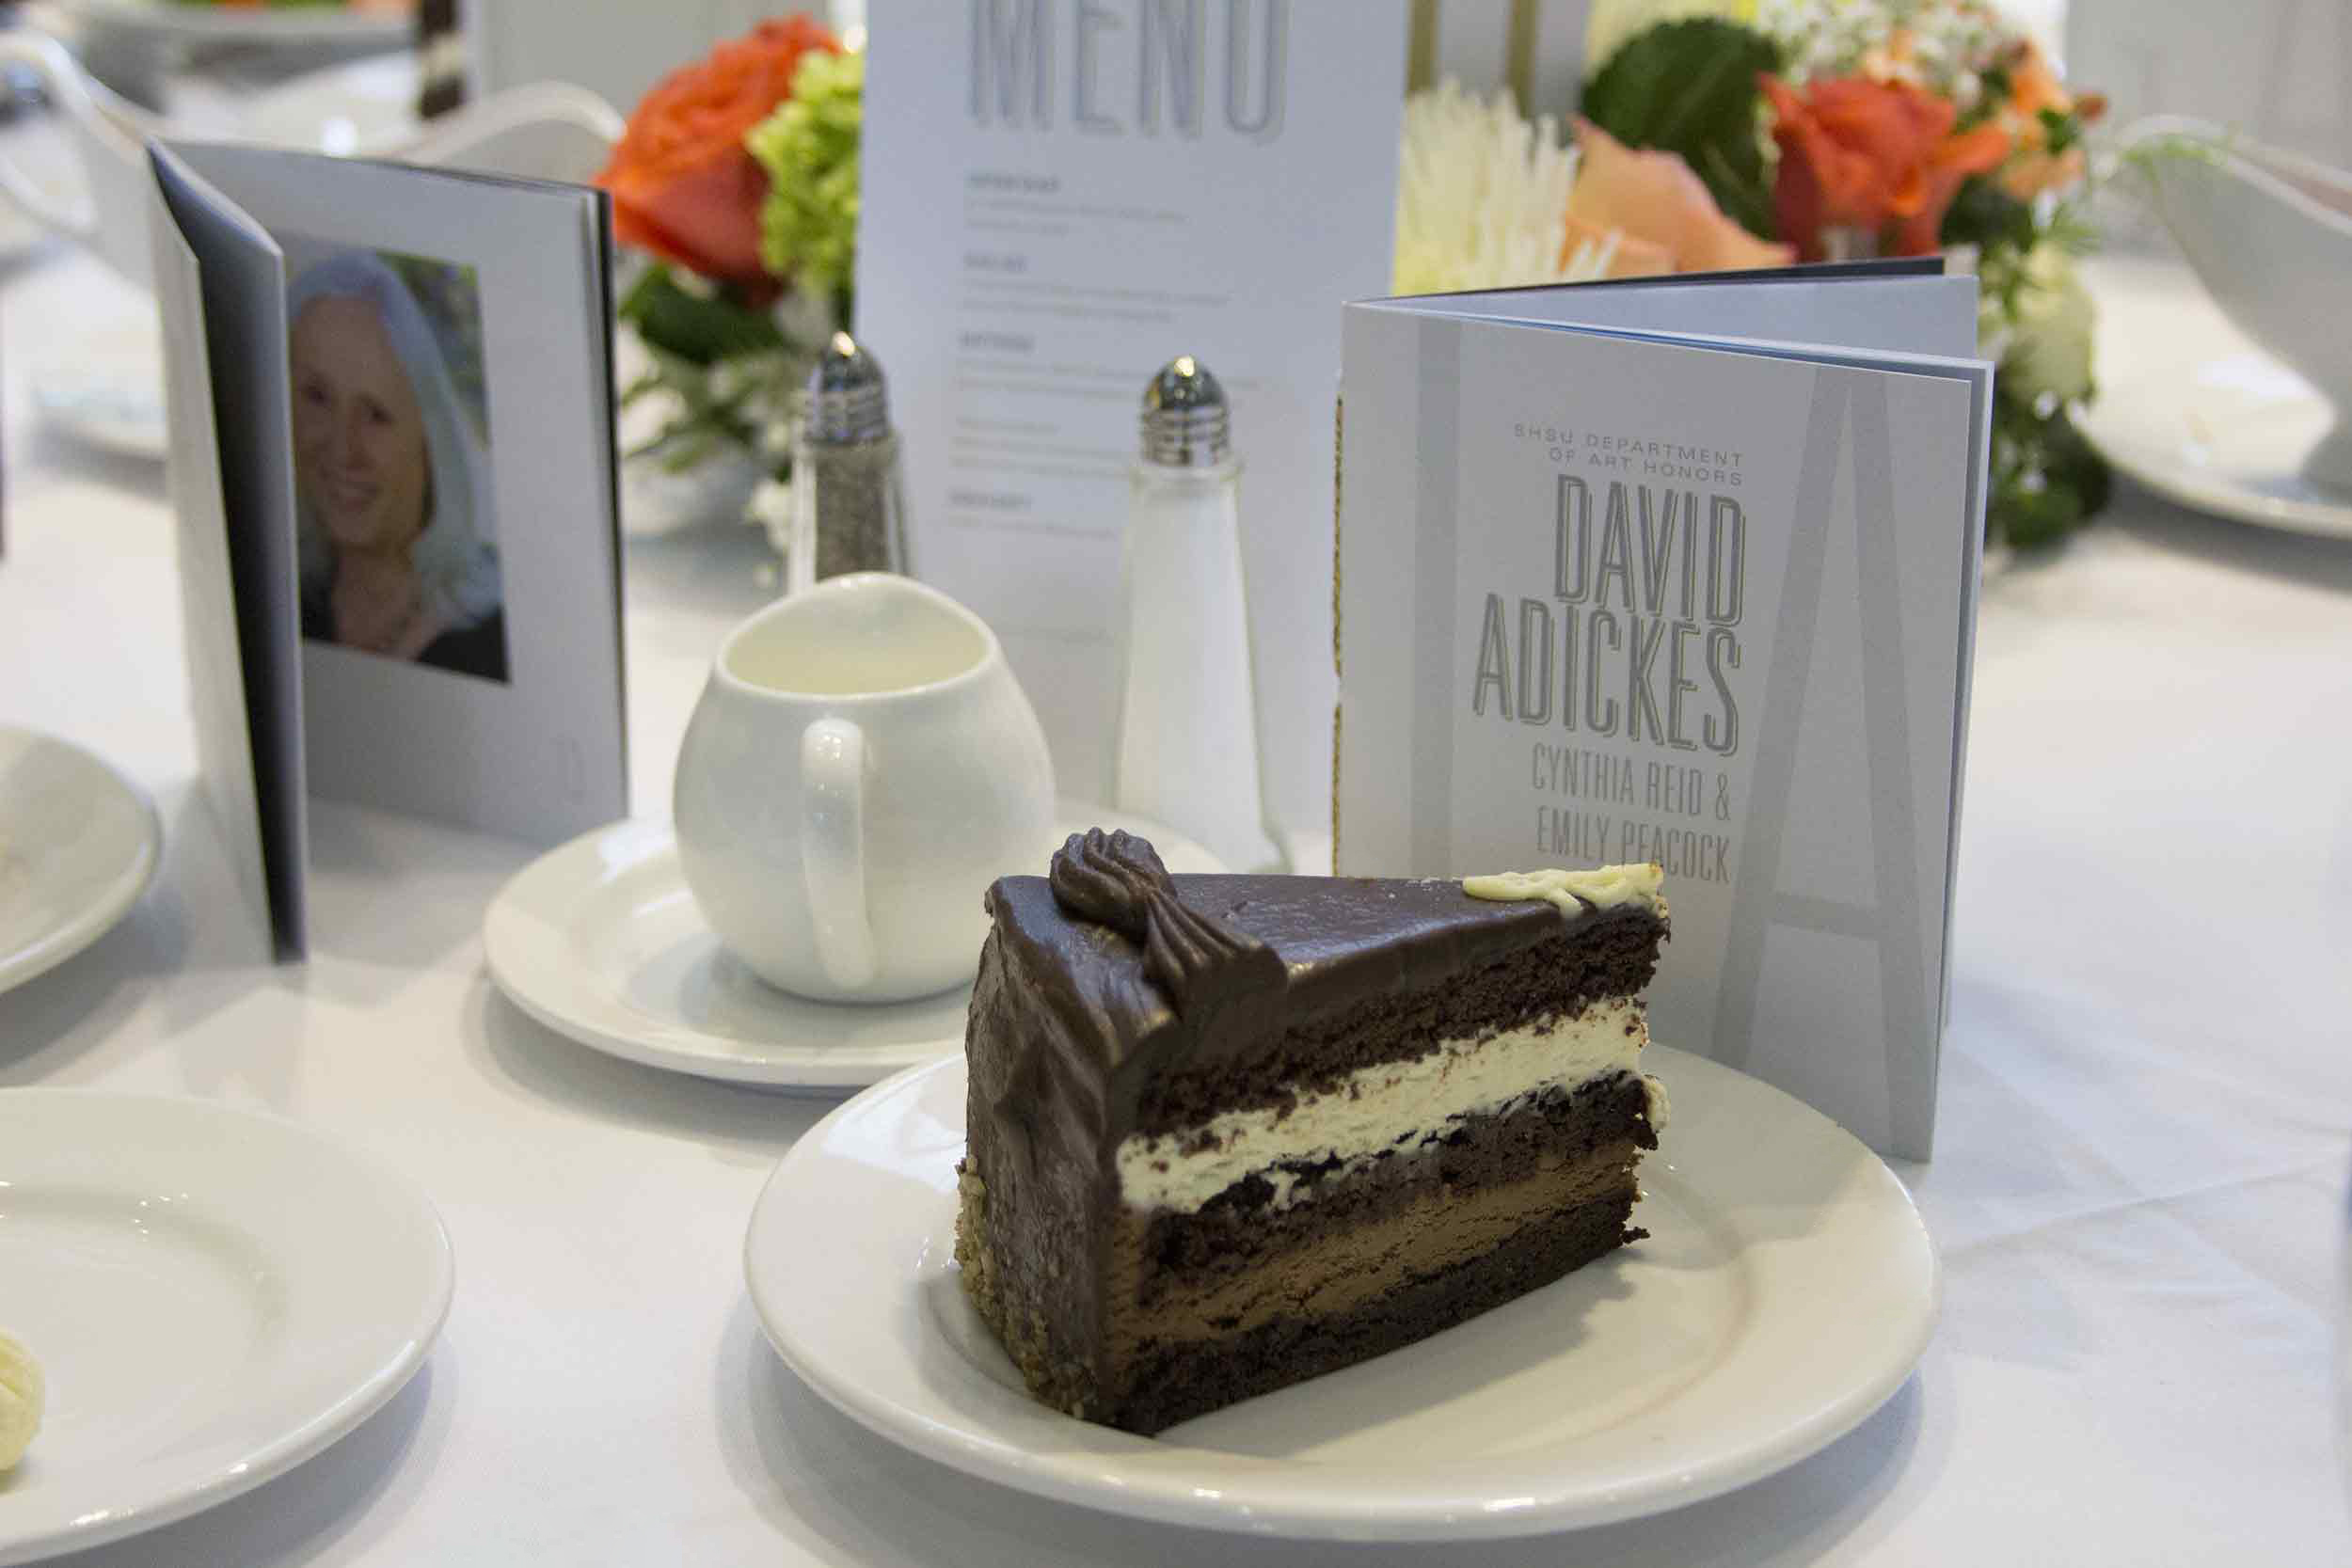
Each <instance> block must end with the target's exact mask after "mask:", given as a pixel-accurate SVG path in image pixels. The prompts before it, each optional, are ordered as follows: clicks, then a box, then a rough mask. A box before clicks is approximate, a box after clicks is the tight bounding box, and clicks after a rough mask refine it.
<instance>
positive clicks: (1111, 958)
mask: <svg viewBox="0 0 2352 1568" xmlns="http://www.w3.org/2000/svg"><path fill="white" fill-rule="evenodd" d="M988 908H989V911H990V913H991V915H992V916H993V931H992V933H991V935H990V938H989V942H988V946H987V948H986V950H985V951H984V952H983V954H982V957H981V967H980V976H979V983H978V985H977V989H976V990H975V993H974V996H973V1002H972V1016H971V1021H970V1025H969V1031H968V1035H967V1041H966V1047H965V1049H966V1053H967V1055H968V1057H969V1059H970V1066H971V1069H972V1072H973V1081H974V1085H975V1087H976V1089H980V1090H981V1093H982V1096H983V1097H984V1100H985V1101H986V1102H987V1103H988V1105H989V1110H990V1119H991V1121H992V1122H993V1123H994V1125H995V1126H996V1128H997V1129H998V1130H999V1131H1000V1132H1002V1133H1003V1134H1004V1135H1005V1136H1006V1137H1007V1138H1008V1139H1009V1140H1010V1141H1012V1142H1013V1143H1015V1144H1017V1145H1020V1146H1025V1147H1026V1148H1031V1149H1034V1150H1036V1151H1038V1152H1039V1153H1042V1151H1043V1149H1044V1148H1048V1147H1052V1148H1059V1149H1060V1150H1062V1151H1063V1154H1064V1155H1065V1156H1071V1155H1075V1156H1077V1157H1078V1158H1079V1160H1080V1162H1081V1164H1094V1163H1095V1162H1098V1161H1104V1160H1107V1159H1108V1158H1109V1152H1110V1149H1111V1148H1113V1147H1114V1146H1115V1145H1116V1144H1117V1143H1118V1142H1119V1141H1120V1139H1121V1138H1123V1137H1125V1136H1126V1135H1127V1134H1128V1133H1129V1132H1134V1131H1136V1130H1137V1127H1138V1122H1139V1119H1141V1112H1142V1108H1143V1106H1144V1102H1145V1101H1146V1099H1147V1097H1148V1096H1149V1095H1150V1094H1151V1093H1152V1090H1153V1088H1154V1085H1163V1081H1165V1080H1168V1079H1170V1078H1171V1077H1172V1076H1183V1077H1186V1078H1190V1079H1194V1080H1197V1079H1198V1078H1199V1077H1200V1074H1202V1073H1204V1072H1209V1073H1220V1074H1221V1073H1223V1072H1224V1071H1226V1070H1228V1069H1237V1070H1240V1071H1243V1072H1245V1073H1248V1072H1253V1071H1255V1072H1259V1073H1261V1074H1262V1073H1263V1071H1265V1070H1270V1069H1269V1067H1268V1058H1269V1057H1270V1056H1271V1054H1272V1053H1274V1050H1275V1048H1276V1047H1277V1046H1278V1045H1279V1043H1280V1042H1281V1040H1282V1038H1283V1037H1284V1035H1285V1032H1286V1031H1289V1030H1291V1029H1294V1028H1295V1027H1297V1026H1299V1025H1301V1024H1307V1025H1309V1026H1312V1025H1314V1024H1315V1023H1316V1022H1318V1021H1326V1020H1337V1019H1341V1018H1343V1017H1344V1016H1345V1015H1347V1014H1349V1013H1350V1012H1351V1011H1352V1010H1356V1009H1360V1008H1362V1007H1364V1006H1379V1005H1381V999H1383V998H1386V997H1389V996H1392V995H1398V994H1402V993H1407V992H1420V991H1425V990H1430V989H1432V988H1437V987H1440V986H1444V985H1446V984H1448V983H1449V982H1452V981H1454V980H1457V979H1459V978H1461V977H1462V976H1464V975H1466V974H1471V973H1474V972H1476V971H1479V970H1481V969H1483V968H1485V967H1486V966H1487V965H1491V964H1494V963H1498V962H1501V961H1502V960H1504V959H1506V958H1510V957H1512V956H1513V955H1515V954H1518V953H1520V952H1523V951H1525V950H1526V949H1528V948H1531V947H1534V946H1535V945H1537V944H1539V943H1542V942H1549V941H1555V940H1557V939H1559V938H1560V937H1561V936H1562V935H1563V934H1564V933H1568V932H1573V931H1575V930H1578V929H1580V928H1583V927H1597V926H1599V925H1600V924H1602V923H1613V922H1618V921H1639V922H1642V923H1644V924H1645V925H1646V926H1648V927H1652V928H1654V929H1656V930H1658V931H1659V932H1661V934H1662V932H1663V930H1664V920H1663V918H1662V913H1661V911H1654V910H1642V909H1633V908H1621V909H1615V910H1597V909H1587V910H1583V911H1581V913H1567V912H1564V911H1562V910H1560V909H1557V908H1555V907H1554V906H1553V905H1551V904H1549V903H1547V902H1542V901H1527V902H1511V903H1495V902H1487V901H1483V900H1480V899H1477V898H1473V897H1471V896H1470V895H1468V894H1467V893H1465V892H1464V891H1463V889H1462V884H1461V883H1460V882H1458V881H1439V880H1427V881H1424V880H1407V879H1365V878H1338V877H1289V876H1171V875H1169V873H1168V870H1167V868H1166V867H1165V866H1164V865H1163V864H1162V863H1161V862H1160V859H1159V856H1158V855H1157V854H1156V853H1154V852H1153V850H1152V847H1151V845H1150V844H1148V843H1147V842H1145V841H1144V840H1142V839H1140V838H1136V837H1134V836H1133V835H1130V834H1125V833H1104V832H1099V831H1098V832H1089V833H1085V834H1080V835H1077V836H1075V837H1073V838H1072V839H1071V840H1070V841H1069V843H1067V844H1066V845H1064V847H1063V848H1062V850H1061V852H1060V853H1059V854H1057V855H1056V856H1055V857H1054V861H1053V864H1052V866H1051V867H1050V869H1049V874H1048V875H1047V876H1045V877H1007V878H1004V879H1000V880H998V881H997V882H996V883H995V884H994V886H993V887H992V888H990V890H989V893H988ZM1082 1151H1083V1152H1082Z"/></svg>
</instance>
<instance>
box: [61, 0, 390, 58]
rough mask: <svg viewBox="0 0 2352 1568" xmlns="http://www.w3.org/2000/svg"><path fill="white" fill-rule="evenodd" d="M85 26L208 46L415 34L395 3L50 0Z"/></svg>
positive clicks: (366, 42)
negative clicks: (220, 2) (232, 3)
mask: <svg viewBox="0 0 2352 1568" xmlns="http://www.w3.org/2000/svg"><path fill="white" fill-rule="evenodd" d="M54 3H55V4H56V7H57V8H58V9H59V10H61V11H63V12H64V13H65V14H66V15H67V16H69V17H71V18H72V19H73V20H74V22H76V23H77V24H81V25H82V26H84V27H96V28H103V29H106V30H108V31H113V32H119V33H123V34H129V35H134V36H138V37H145V38H153V39H159V40H172V41H176V42H182V43H206V44H239V45H247V44H301V45H308V46H314V47H316V46H327V45H331V46H334V47H337V48H344V47H351V48H358V47H363V46H371V45H372V46H373V47H376V48H383V49H389V48H391V47H393V46H395V45H398V44H402V43H405V42H406V41H407V40H408V39H409V36H410V35H411V34H412V33H414V32H415V30H416V25H417V18H416V12H415V9H414V8H412V7H407V6H395V5H371V6H351V5H341V6H334V5H326V6H250V5H248V6H230V5H219V4H211V5H187V4H183V3H182V0H54Z"/></svg>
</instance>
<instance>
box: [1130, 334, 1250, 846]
mask: <svg viewBox="0 0 2352 1568" xmlns="http://www.w3.org/2000/svg"><path fill="white" fill-rule="evenodd" d="M1141 436H1142V451H1141V453H1140V455H1139V456H1138V458H1137V460H1136V464H1135V466H1134V468H1133V469H1132V473H1133V483H1132V484H1131V486H1130V489H1129V506H1128V515H1127V538H1126V548H1125V552H1124V556H1125V569H1124V573H1123V577H1124V585H1123V598H1124V602H1125V609H1126V614H1125V618H1124V620H1123V621H1122V623H1121V627H1120V630H1121V635H1120V706H1119V723H1118V729H1117V735H1116V743H1115V746H1114V748H1113V752H1112V758H1113V762H1112V767H1113V782H1112V790H1111V797H1112V800H1113V802H1114V803H1115V804H1116V805H1118V806H1119V808H1120V810H1122V811H1132V812H1136V813H1138V814H1140V815H1142V816H1149V817H1152V818H1154V819H1156V820H1158V821H1161V822H1165V823H1167V824H1168V826H1169V827H1171V828H1174V829H1175V830H1177V831H1178V832H1182V833H1184V835H1185V836H1187V837H1189V838H1191V839H1192V840H1194V841H1195V842H1196V843H1198V844H1200V845H1201V846H1202V847H1205V848H1207V849H1208V850H1209V851H1210V852H1211V853H1212V854H1214V855H1216V857H1217V859H1219V860H1221V861H1223V862H1224V863H1226V864H1227V865H1229V866H1231V867H1232V868H1233V869H1234V870H1236V871H1251V870H1263V869H1267V868H1272V867H1279V865H1280V864H1281V860H1282V856H1281V851H1280V849H1279V847H1277V843H1278V841H1277V840H1276V838H1275V837H1274V834H1273V832H1271V830H1270V828H1269V826H1268V824H1267V821H1266V816H1265V790H1264V784H1263V777H1262V775H1261V773H1260V767H1259V763H1260V758H1259V750H1258V695H1257V676H1256V668H1255V665H1254V664H1253V662H1252V659H1251V656H1250V646H1249V595H1248V589H1247V586H1246V584H1245V582H1244V578H1243V572H1242V560H1241V504H1240V502H1241V463H1240V461H1239V460H1238V459H1237V458H1235V457H1234V456H1233V451H1232V416H1231V414H1230V411H1229V410H1228V408H1227V406H1226V402H1225V392H1224V389H1223V388H1220V387H1219V386H1218V385H1217V382H1216V377H1215V376H1213V375H1211V374H1210V373H1209V372H1208V370H1207V369H1206V368H1205V367H1204V366H1202V365H1201V364H1200V362H1199V361H1198V360H1196V359H1194V358H1193V357H1192V356H1190V355H1185V356H1183V357H1181V358H1178V359H1176V360H1174V361H1172V362H1170V363H1169V364H1168V367H1167V368H1166V369H1164V370H1162V371H1161V372H1160V373H1159V374H1158V375H1156V376H1154V377H1152V384H1151V385H1150V386H1149V387H1147V388H1145V389H1144V394H1143V410H1142V421H1141Z"/></svg>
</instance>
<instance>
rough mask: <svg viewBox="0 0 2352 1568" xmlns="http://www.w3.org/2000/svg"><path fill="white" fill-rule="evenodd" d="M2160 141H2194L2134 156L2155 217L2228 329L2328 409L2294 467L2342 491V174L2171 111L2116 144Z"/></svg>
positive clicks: (2351, 324) (2347, 480) (2346, 239)
mask: <svg viewBox="0 0 2352 1568" xmlns="http://www.w3.org/2000/svg"><path fill="white" fill-rule="evenodd" d="M2167 138H2175V139H2180V140H2184V141H2185V142H2188V143H2192V144H2194V145H2193V146H2192V147H2190V148H2188V149H2186V150H2183V151H2181V152H2179V153H2174V154H2170V155H2158V156H2152V157H2147V158H2145V159H2144V160H2143V161H2142V165H2141V166H2142V167H2143V168H2144V169H2145V170H2146V174H2147V183H2148V187H2149V193H2150V197H2151V199H2152V201H2153V205H2154V207H2155V209H2156V213H2157V215H2158V216H2160V217H2161V218H2162V219H2163V220H2164V224H2165V227H2166V228H2168V229H2169V230H2171V231H2172V237H2173V238H2174V239H2175V240H2177V241H2178V242H2179V243H2180V246H2181V250H2182V252H2183V253H2184V254H2185V255H2186V256H2187V258H2188V261H2189V264H2190V265H2191V266H2193V267H2195V268H2196V269H2197V276H2198V278H2199V279H2200V280H2201V282H2202V283H2203V284H2204V285H2205V289H2206V292H2207V293H2211V294H2212V295H2213V297H2214V301H2215V303H2216V304H2217V305H2219V306H2220V307H2221V309H2222V310H2223V311H2224V312H2225V313H2226V314H2227V315H2228V316H2229V318H2230V320H2231V321H2232V322H2233V324H2235V325H2236V326H2237V328H2238V329H2239V330H2240V331H2242V332H2244V333H2245V334H2246V335H2247V336H2248V337H2249V338H2251V339H2253V340H2254V341H2256V342H2257V343H2260V344H2261V345H2262V346H2263V347H2264V348H2265V350H2267V351H2268V352H2269V353H2271V354H2272V355H2274V356H2277V357H2278V358H2279V359H2280V360H2281V361H2283V362H2284V363H2285V364H2287V365H2288V366H2290V367H2291V368H2292V369H2294V370H2295V371H2296V372H2297V373H2298V374H2300V375H2301V376H2302V377H2303V378H2304V379H2305V380H2307V381H2309V382H2310V383H2311V384H2312V386H2313V387H2314V388H2318V390H2319V392H2320V394H2321V396H2323V397H2325V398H2326V399H2327V400H2328V403H2329V404H2332V405H2333V406H2334V408H2335V411H2336V423H2335V427H2334V429H2332V430H2330V431H2329V432H2328V435H2327V436H2324V437H2323V438H2322V439H2321V440H2320V442H2319V444H2318V445H2317V446H2315V447H2313V448H2312V451H2311V455H2310V456H2309V457H2307V458H2305V459H2304V464H2303V471H2304V474H2305V475H2306V477H2308V478H2310V479H2312V480H2314V481H2317V482H2319V483H2324V484H2330V485H2334V486H2337V487H2339V488H2342V489H2345V490H2352V294H2348V293H2347V280H2352V173H2346V172H2345V171H2344V170H2342V169H2335V168H2329V167H2328V166H2326V165H2324V164H2319V163H2314V162H2312V160H2310V159H2308V158H2304V157H2300V156H2298V155H2296V154H2295V153H2292V152H2286V151H2281V150H2279V149H2277V148H2269V147H2264V146H2262V145H2261V144H2260V143H2257V142H2254V141H2252V140H2250V139H2249V138H2247V137H2244V136H2238V135H2233V134H2232V133H2230V132H2227V131H2224V130H2222V129H2221V128H2219V127H2218V126H2215V125H2211V124H2208V123H2206V122H2204V121H2201V120H2194V119H2178V118H2174V117H2170V116H2166V117H2160V118H2157V119H2148V120H2142V121H2140V122H2139V123H2138V124H2137V125H2135V126H2133V127H2132V129H2131V131H2130V133H2129V134H2128V135H2126V137H2125V143H2126V145H2127V146H2130V147H2133V148H2136V149H2140V150H2149V151H2153V147H2152V146H2151V144H2152V143H2154V142H2156V141H2158V140H2160V139H2167Z"/></svg>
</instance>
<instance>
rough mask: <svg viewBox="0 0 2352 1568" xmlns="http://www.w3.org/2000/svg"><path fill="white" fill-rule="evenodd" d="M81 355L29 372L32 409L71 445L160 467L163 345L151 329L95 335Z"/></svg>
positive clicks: (167, 445) (166, 438)
mask: <svg viewBox="0 0 2352 1568" xmlns="http://www.w3.org/2000/svg"><path fill="white" fill-rule="evenodd" d="M93 336H94V338H95V339H96V341H91V342H87V343H84V344H80V345H77V347H78V348H79V349H81V350H84V351H86V352H82V353H79V354H77V356H75V357H74V358H72V359H59V360H56V361H55V362H53V363H50V364H46V365H42V366H40V367H39V368H38V369H36V370H35V371H34V372H33V405H34V406H35V407H36V408H38V409H40V417H41V419H42V420H44V421H46V422H47V423H48V424H50V425H52V426H54V427H55V428H56V430H58V431H59V432H61V433H62V434H64V435H66V436H72V438H73V439H74V440H77V441H80V442H83V443H85V444H86V445H88V446H93V447H96V448H98V449H99V450H100V451H111V452H116V453H119V454H120V455H121V456H124V457H136V458H141V459H144V460H146V461H149V462H153V463H161V462H162V461H163V460H164V458H165V457H166V456H167V454H168V453H169V451H170V450H171V435H170V432H169V431H168V430H167V428H166V426H165V422H164V388H163V345H162V343H161V342H160V341H157V339H156V336H155V333H154V331H153V329H152V327H148V328H146V329H140V328H135V327H126V328H123V329H121V330H119V331H115V332H107V333H100V334H94V335H93Z"/></svg>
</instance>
